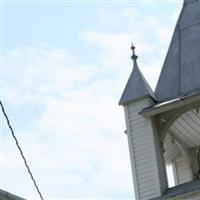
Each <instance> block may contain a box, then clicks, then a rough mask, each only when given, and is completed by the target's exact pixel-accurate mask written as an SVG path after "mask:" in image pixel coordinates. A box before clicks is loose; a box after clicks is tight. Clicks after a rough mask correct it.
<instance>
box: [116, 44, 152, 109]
mask: <svg viewBox="0 0 200 200" xmlns="http://www.w3.org/2000/svg"><path fill="white" fill-rule="evenodd" d="M131 50H132V52H133V54H132V56H131V58H132V60H133V70H132V73H131V75H130V77H129V79H128V82H127V84H126V87H125V89H124V92H123V94H122V96H121V99H120V101H119V104H120V105H126V104H127V103H130V102H132V101H135V100H138V99H140V98H142V97H145V96H149V97H151V98H153V99H154V93H153V91H152V90H151V88H150V86H149V84H148V83H147V81H146V79H145V78H144V76H143V74H142V72H141V71H140V69H139V67H138V64H137V58H138V56H137V55H136V54H135V47H134V46H133V44H132V46H131Z"/></svg>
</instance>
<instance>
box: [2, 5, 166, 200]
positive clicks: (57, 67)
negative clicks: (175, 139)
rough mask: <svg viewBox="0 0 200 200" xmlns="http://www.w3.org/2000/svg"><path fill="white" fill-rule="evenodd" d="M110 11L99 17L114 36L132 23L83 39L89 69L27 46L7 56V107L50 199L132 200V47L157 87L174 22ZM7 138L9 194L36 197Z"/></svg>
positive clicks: (59, 52)
mask: <svg viewBox="0 0 200 200" xmlns="http://www.w3.org/2000/svg"><path fill="white" fill-rule="evenodd" d="M103 10H104V9H103ZM107 10H108V11H105V12H100V15H104V14H105V13H107V14H106V15H105V16H104V17H103V18H101V16H100V18H101V21H100V22H101V24H104V26H105V27H106V26H108V25H110V26H113V27H112V28H113V30H115V28H116V27H117V25H118V22H119V21H120V20H122V19H125V18H126V20H125V21H123V20H122V21H123V22H124V24H122V25H121V26H120V28H118V29H116V30H115V31H113V30H112V31H105V30H99V29H91V30H88V29H87V30H82V31H80V35H82V38H81V39H82V40H84V42H87V44H88V45H89V46H90V47H92V48H93V52H92V57H93V59H92V60H91V61H90V62H87V63H83V62H82V61H81V60H78V59H77V58H76V57H75V56H74V55H72V54H71V53H70V52H68V51H67V50H66V49H50V48H38V47H26V48H23V49H16V50H11V51H9V52H7V54H6V62H5V63H6V67H5V68H4V69H3V72H4V74H3V79H4V80H3V81H4V93H5V101H6V105H7V107H8V108H9V114H10V115H12V121H13V122H14V124H17V127H15V130H16V134H17V137H18V138H19V141H20V144H21V145H22V148H23V149H24V152H25V154H26V155H27V158H28V160H29V163H30V165H31V167H32V170H33V172H34V174H35V176H36V179H37V180H38V184H39V186H40V187H41V190H42V192H43V193H44V196H45V197H46V198H54V199H59V198H65V199H66V198H68V199H69V198H73V197H74V198H75V197H76V198H81V199H83V198H86V199H88V198H103V199H106V198H110V199H111V198H113V199H116V198H117V197H118V198H132V195H133V194H132V190H133V188H132V176H131V169H130V164H129V153H128V145H127V140H126V139H127V138H126V136H125V135H124V134H123V131H124V130H125V123H124V116H123V112H122V108H119V107H118V105H117V103H118V100H119V97H120V95H121V92H122V90H123V88H124V86H125V83H126V81H127V78H128V76H129V74H130V71H131V70H132V61H131V59H130V56H131V51H130V49H129V48H130V45H131V42H134V43H135V44H136V47H137V49H136V53H137V54H138V56H139V59H138V64H139V66H140V68H141V70H142V72H144V74H145V77H146V78H147V80H148V81H149V82H150V84H151V86H153V88H154V87H155V84H156V80H157V78H158V74H159V71H160V68H161V65H162V63H163V59H164V56H165V53H166V52H165V51H166V48H167V45H168V44H167V42H166V43H164V42H163V41H166V40H168V39H169V35H168V34H166V33H167V32H169V23H166V25H165V24H163V20H164V19H159V18H156V17H155V16H156V14H152V13H151V14H152V15H151V16H150V15H144V16H142V17H141V13H139V11H137V9H135V11H134V12H133V13H132V12H130V8H128V6H127V7H126V9H125V7H124V8H123V9H122V10H121V12H119V13H118V15H116V12H113V13H111V12H110V11H109V9H108V8H107ZM161 17H162V16H161ZM138 19H142V21H141V20H138ZM109 22H113V24H110V23H109ZM133 23H134V24H135V25H134V26H133ZM161 24H162V26H160V25H161ZM124 26H127V29H126V30H125V29H123V27H124ZM106 28H107V27H106ZM119 29H120V30H119ZM19 120H20V121H19ZM8 134H9V133H8V132H7V131H6V137H5V140H4V143H5V145H4V149H5V150H4V152H5V154H6V155H5V156H4V173H5V175H4V177H5V179H4V180H5V181H4V184H5V185H4V188H5V189H7V190H9V191H11V192H13V193H16V194H18V195H20V196H24V197H28V198H37V194H36V192H35V190H34V188H33V186H32V184H31V182H30V180H29V178H28V176H27V174H26V173H25V169H24V168H23V167H24V166H23V162H22V160H21V158H20V157H19V155H18V152H17V149H15V147H14V143H13V141H12V140H11V138H10V137H8V136H7V135H8ZM13 165H14V166H15V169H14V171H13ZM18 176H20V177H21V178H20V179H19V178H18ZM16 184H17V185H16ZM22 185H23V187H22ZM46 198H45V199H46Z"/></svg>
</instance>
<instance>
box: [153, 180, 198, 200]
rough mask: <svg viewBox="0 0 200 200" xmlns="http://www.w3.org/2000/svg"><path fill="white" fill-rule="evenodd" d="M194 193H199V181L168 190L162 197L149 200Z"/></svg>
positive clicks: (161, 199)
mask: <svg viewBox="0 0 200 200" xmlns="http://www.w3.org/2000/svg"><path fill="white" fill-rule="evenodd" d="M196 191H199V192H200V180H199V181H192V182H188V183H184V184H181V185H177V186H175V187H172V188H169V189H168V190H167V191H166V193H165V194H164V195H163V196H161V197H157V198H153V199H150V200H165V199H169V198H173V197H178V196H182V195H186V194H189V193H192V192H196Z"/></svg>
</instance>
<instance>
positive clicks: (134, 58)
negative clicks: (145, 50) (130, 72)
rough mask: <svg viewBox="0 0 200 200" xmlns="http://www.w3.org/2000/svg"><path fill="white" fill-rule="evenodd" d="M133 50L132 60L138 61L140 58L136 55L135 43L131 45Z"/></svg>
mask: <svg viewBox="0 0 200 200" xmlns="http://www.w3.org/2000/svg"><path fill="white" fill-rule="evenodd" d="M131 50H132V52H133V55H132V56H131V58H132V59H133V60H134V61H136V60H137V58H138V56H137V55H136V54H135V46H134V45H133V43H132V45H131Z"/></svg>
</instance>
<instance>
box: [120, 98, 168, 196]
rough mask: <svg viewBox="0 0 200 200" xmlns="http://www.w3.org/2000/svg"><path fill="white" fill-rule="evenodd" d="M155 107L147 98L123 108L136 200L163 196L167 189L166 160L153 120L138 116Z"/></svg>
mask: <svg viewBox="0 0 200 200" xmlns="http://www.w3.org/2000/svg"><path fill="white" fill-rule="evenodd" d="M151 104H152V102H151V99H149V98H148V97H146V98H143V99H140V100H138V101H136V102H133V103H131V104H128V105H126V106H125V107H124V109H125V116H126V126H127V135H128V142H129V149H130V157H131V165H132V172H133V180H134V186H135V195H136V199H137V200H148V199H151V198H154V197H158V196H160V195H161V194H162V193H163V192H164V191H165V190H166V188H167V178H166V172H165V165H164V159H163V155H162V150H161V148H160V140H159V136H158V133H157V132H156V127H155V123H154V119H152V118H144V117H143V116H141V115H140V114H139V112H140V111H141V110H142V109H143V108H146V107H148V106H150V105H151Z"/></svg>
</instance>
